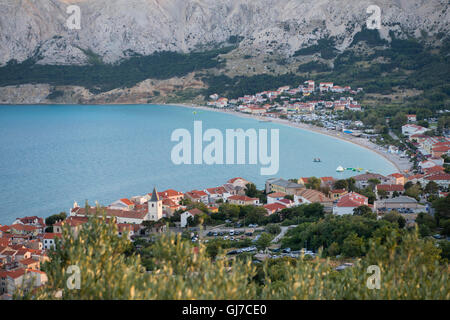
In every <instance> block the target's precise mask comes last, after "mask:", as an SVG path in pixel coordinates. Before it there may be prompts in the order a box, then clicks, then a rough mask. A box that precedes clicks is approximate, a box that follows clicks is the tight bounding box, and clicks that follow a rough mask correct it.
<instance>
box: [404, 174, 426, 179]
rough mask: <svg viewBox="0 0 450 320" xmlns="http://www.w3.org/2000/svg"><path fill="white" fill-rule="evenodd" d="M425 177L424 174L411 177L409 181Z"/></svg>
mask: <svg viewBox="0 0 450 320" xmlns="http://www.w3.org/2000/svg"><path fill="white" fill-rule="evenodd" d="M423 177H424V175H423V174H415V175H412V176H409V177H408V180H414V179H421V178H423Z"/></svg>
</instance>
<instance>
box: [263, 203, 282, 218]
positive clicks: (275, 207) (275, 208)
mask: <svg viewBox="0 0 450 320" xmlns="http://www.w3.org/2000/svg"><path fill="white" fill-rule="evenodd" d="M263 207H264V209H266V210H267V214H268V215H271V214H274V213H277V212H279V211H281V210H283V209H286V208H287V207H286V206H285V205H284V204H281V203H270V204H265V205H263Z"/></svg>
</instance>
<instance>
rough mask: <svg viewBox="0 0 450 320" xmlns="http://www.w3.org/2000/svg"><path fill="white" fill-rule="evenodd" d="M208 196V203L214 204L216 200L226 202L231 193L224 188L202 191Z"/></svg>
mask: <svg viewBox="0 0 450 320" xmlns="http://www.w3.org/2000/svg"><path fill="white" fill-rule="evenodd" d="M204 191H205V192H206V193H207V194H208V202H209V203H216V201H218V200H222V201H226V200H227V198H228V197H229V196H231V193H229V192H228V191H227V190H226V189H225V188H224V187H216V188H208V189H205V190H204Z"/></svg>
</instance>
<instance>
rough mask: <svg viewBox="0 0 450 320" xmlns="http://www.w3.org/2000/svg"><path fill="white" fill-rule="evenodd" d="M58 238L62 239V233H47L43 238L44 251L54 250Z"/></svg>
mask: <svg viewBox="0 0 450 320" xmlns="http://www.w3.org/2000/svg"><path fill="white" fill-rule="evenodd" d="M56 238H61V234H60V233H45V234H44V237H43V244H44V250H50V249H53V248H54V247H55V245H56V241H55V239H56Z"/></svg>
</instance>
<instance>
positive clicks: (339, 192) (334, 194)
mask: <svg viewBox="0 0 450 320" xmlns="http://www.w3.org/2000/svg"><path fill="white" fill-rule="evenodd" d="M347 193H348V192H347V190H345V189H334V190H330V192H329V193H328V196H329V197H330V198H331V200H333V201H336V200H339V198H341V197H342V196H343V195H346V194H347Z"/></svg>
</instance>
